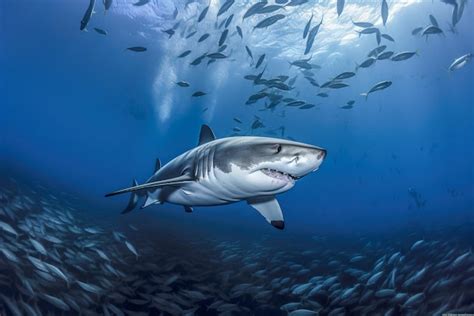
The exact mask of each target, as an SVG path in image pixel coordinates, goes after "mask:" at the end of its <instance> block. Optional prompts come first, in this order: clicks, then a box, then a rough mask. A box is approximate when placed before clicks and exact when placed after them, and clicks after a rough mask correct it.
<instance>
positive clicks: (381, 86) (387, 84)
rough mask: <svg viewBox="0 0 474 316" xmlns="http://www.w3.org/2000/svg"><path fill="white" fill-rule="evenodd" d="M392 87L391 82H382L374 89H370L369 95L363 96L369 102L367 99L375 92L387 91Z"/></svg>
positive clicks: (364, 94) (363, 94)
mask: <svg viewBox="0 0 474 316" xmlns="http://www.w3.org/2000/svg"><path fill="white" fill-rule="evenodd" d="M391 85H392V82H391V81H388V80H384V81H380V82H378V83H376V84H375V85H374V86H373V87H372V88H370V90H369V91H368V92H367V93H362V94H361V96H364V97H365V99H366V100H367V98H368V97H369V94H371V93H373V92H375V91H380V90H384V89H387V88H388V87H390V86H391Z"/></svg>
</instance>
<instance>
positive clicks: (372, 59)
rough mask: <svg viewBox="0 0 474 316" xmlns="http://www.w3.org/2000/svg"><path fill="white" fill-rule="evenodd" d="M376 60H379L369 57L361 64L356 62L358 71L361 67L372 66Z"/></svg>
mask: <svg viewBox="0 0 474 316" xmlns="http://www.w3.org/2000/svg"><path fill="white" fill-rule="evenodd" d="M376 61H377V58H375V57H369V58H367V59H366V60H364V61H363V62H362V63H361V64H360V65H359V64H357V63H356V71H357V70H358V69H359V68H368V67H370V66H372V65H373V64H374V63H375V62H376Z"/></svg>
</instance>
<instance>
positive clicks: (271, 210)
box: [247, 195, 285, 229]
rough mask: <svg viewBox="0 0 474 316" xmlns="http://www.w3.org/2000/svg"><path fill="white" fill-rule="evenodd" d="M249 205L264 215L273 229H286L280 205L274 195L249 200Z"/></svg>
mask: <svg viewBox="0 0 474 316" xmlns="http://www.w3.org/2000/svg"><path fill="white" fill-rule="evenodd" d="M247 203H248V204H249V205H250V206H252V207H253V208H254V209H256V210H257V211H258V212H259V213H260V214H262V216H263V217H265V219H266V220H267V222H269V223H270V224H272V226H273V227H275V228H278V229H283V228H285V222H284V220H283V213H282V212H281V208H280V204H278V201H277V199H276V198H275V197H274V196H273V195H268V196H256V197H253V198H250V199H248V200H247Z"/></svg>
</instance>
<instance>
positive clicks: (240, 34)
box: [235, 25, 244, 39]
mask: <svg viewBox="0 0 474 316" xmlns="http://www.w3.org/2000/svg"><path fill="white" fill-rule="evenodd" d="M235 29H236V30H237V34H239V36H240V38H241V39H243V38H244V35H243V34H242V29H241V28H240V26H238V25H236V26H235Z"/></svg>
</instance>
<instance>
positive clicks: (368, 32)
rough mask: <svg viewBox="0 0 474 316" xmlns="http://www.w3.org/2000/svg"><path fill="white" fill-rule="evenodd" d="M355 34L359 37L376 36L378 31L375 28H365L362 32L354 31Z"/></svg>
mask: <svg viewBox="0 0 474 316" xmlns="http://www.w3.org/2000/svg"><path fill="white" fill-rule="evenodd" d="M356 32H357V33H359V37H360V36H361V35H365V34H377V33H380V31H379V29H378V28H376V27H367V28H364V29H363V30H362V31H356Z"/></svg>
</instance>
